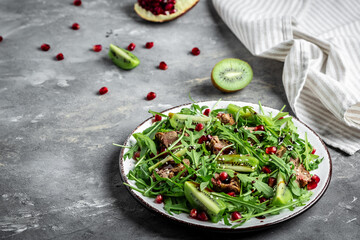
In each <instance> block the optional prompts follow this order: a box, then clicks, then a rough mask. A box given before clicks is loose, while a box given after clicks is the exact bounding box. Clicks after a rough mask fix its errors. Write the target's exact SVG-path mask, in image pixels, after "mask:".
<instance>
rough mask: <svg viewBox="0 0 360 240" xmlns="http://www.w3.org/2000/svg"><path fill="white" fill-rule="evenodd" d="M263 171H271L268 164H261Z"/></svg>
mask: <svg viewBox="0 0 360 240" xmlns="http://www.w3.org/2000/svg"><path fill="white" fill-rule="evenodd" d="M261 170H262V171H263V172H264V173H271V169H270V168H269V166H263V167H262V169H261Z"/></svg>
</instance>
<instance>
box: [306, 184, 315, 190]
mask: <svg viewBox="0 0 360 240" xmlns="http://www.w3.org/2000/svg"><path fill="white" fill-rule="evenodd" d="M316 187H317V183H316V182H309V184H308V185H307V190H313V189H315V188H316Z"/></svg>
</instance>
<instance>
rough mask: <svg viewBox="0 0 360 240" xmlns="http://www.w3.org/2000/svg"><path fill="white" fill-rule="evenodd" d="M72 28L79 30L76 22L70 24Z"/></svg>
mask: <svg viewBox="0 0 360 240" xmlns="http://www.w3.org/2000/svg"><path fill="white" fill-rule="evenodd" d="M71 28H72V29H74V30H79V29H80V25H79V24H78V23H74V24H73V25H72V26H71Z"/></svg>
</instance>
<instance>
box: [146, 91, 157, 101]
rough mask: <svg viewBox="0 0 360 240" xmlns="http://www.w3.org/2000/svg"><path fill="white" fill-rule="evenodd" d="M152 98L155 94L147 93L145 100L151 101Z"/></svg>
mask: <svg viewBox="0 0 360 240" xmlns="http://www.w3.org/2000/svg"><path fill="white" fill-rule="evenodd" d="M154 98H156V93H154V92H149V93H148V94H147V96H146V99H147V100H149V101H150V100H153V99H154Z"/></svg>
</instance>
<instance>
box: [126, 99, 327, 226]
mask: <svg viewBox="0 0 360 240" xmlns="http://www.w3.org/2000/svg"><path fill="white" fill-rule="evenodd" d="M213 101H214V100H209V101H199V102H196V103H205V104H206V103H207V102H213ZM215 102H216V101H215ZM223 102H234V103H235V102H241V103H245V104H246V103H249V104H252V105H256V104H255V103H250V102H243V101H237V100H234V101H231V100H225V101H223ZM191 104H193V103H192V102H190V103H184V104H180V105H178V106H174V107H170V108H167V109H165V110H163V111H161V112H160V113H164V112H166V111H170V110H172V109H175V108H179V107H184V106H187V105H191ZM263 107H266V108H270V109H274V108H272V107H267V106H266V105H265V106H264V105H263ZM274 110H276V109H274ZM277 111H279V110H277ZM290 116H291V117H293V118H295V119H296V120H297V121H299V122H300V123H301V124H303V125H304V126H305V127H307V128H308V129H309V130H310V131H311V132H312V133H313V134H314V135H315V136H316V137H317V138H318V139H319V140H320V142H321V144H322V145H323V147H324V148H325V150H326V154H327V156H328V158H329V172H328V175H329V177H328V179H327V181H326V183H325V186H324V188H323V189H322V190H321V192H320V193H319V194H318V195H317V196H316V197H315V198H314V199H313V200H312V201H310V202H308V203H307V204H306V205H305V206H304V207H303V208H302V209H300V210H299V211H297V212H293V213H292V214H290V215H288V216H286V217H284V218H281V219H279V220H276V221H274V222H270V223H266V224H263V225H255V226H249V227H245V228H231V227H213V226H208V225H199V224H195V223H191V222H188V221H184V220H181V219H178V218H176V217H174V216H172V215H170V214H166V213H164V212H161V211H159V210H158V209H156V208H154V207H152V206H151V205H150V204H148V203H147V202H146V201H145V200H143V199H142V198H140V197H139V196H138V195H136V194H135V193H134V190H133V189H131V188H130V187H129V186H127V185H125V188H126V189H127V190H128V191H129V193H130V194H131V196H132V197H134V198H135V199H136V200H137V201H138V202H139V203H141V204H142V205H143V206H145V207H146V208H147V209H149V210H151V211H152V212H155V213H157V214H160V215H161V216H163V217H165V218H166V219H171V220H172V221H175V222H176V223H180V224H183V225H187V226H190V227H196V228H201V229H203V230H211V231H220V232H249V231H254V230H259V229H264V228H268V227H271V226H275V225H278V224H279V223H282V222H285V221H288V220H290V219H292V218H295V217H296V216H299V215H300V214H302V213H304V212H305V211H307V210H309V209H310V208H311V207H312V206H314V205H315V204H316V203H317V202H318V201H319V200H320V198H322V197H323V195H324V194H325V192H326V191H327V189H328V187H329V185H330V181H331V177H332V160H331V156H330V153H329V150H328V148H327V146H326V144H325V143H324V141H323V140H322V139H321V137H320V136H319V135H318V134H317V133H316V132H315V131H314V130H313V129H312V128H310V127H309V126H308V125H307V124H305V123H304V122H302V121H301V120H299V119H298V118H297V117H295V116H293V115H290ZM151 119H152V117H149V118H147V119H146V120H144V121H143V122H142V123H140V124H139V125H138V126H137V127H136V128H135V129H134V130H133V131H132V132H131V133H130V135H129V136H128V137H127V138H126V140H125V141H124V144H126V143H127V142H129V140H130V138H131V136H132V135H133V134H134V133H135V131H136V130H137V129H139V128H140V127H141V126H142V125H143V124H145V123H146V122H147V121H149V120H151ZM124 151H125V148H122V149H121V152H120V155H119V169H120V177H121V180H122V182H123V183H127V184H130V183H129V182H128V179H127V177H126V174H125V171H124V166H123V161H122V159H123V156H124Z"/></svg>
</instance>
